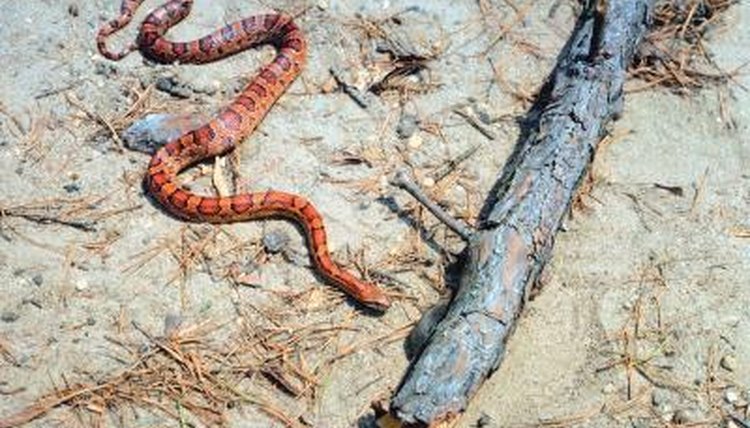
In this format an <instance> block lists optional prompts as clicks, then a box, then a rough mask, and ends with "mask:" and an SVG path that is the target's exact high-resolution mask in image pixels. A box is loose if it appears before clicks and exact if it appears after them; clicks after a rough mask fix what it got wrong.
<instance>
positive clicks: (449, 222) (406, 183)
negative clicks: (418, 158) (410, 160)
mask: <svg viewBox="0 0 750 428" xmlns="http://www.w3.org/2000/svg"><path fill="white" fill-rule="evenodd" d="M391 183H392V184H393V185H394V186H396V187H398V188H401V189H403V190H406V191H407V192H408V193H409V194H410V195H411V196H412V197H414V199H416V200H417V201H418V202H419V203H420V204H422V205H424V207H425V208H427V209H428V210H429V211H430V212H431V213H432V214H433V215H434V216H435V217H437V218H438V220H440V221H441V222H443V223H444V224H445V225H446V226H448V228H450V229H451V230H452V231H454V232H456V234H458V236H460V237H461V239H463V240H464V241H466V242H469V241H470V240H471V238H472V236H474V232H473V231H472V229H471V227H470V226H469V225H467V224H466V223H464V222H463V221H461V220H458V219H457V218H455V217H453V216H451V215H450V214H448V213H447V212H446V211H445V210H444V209H443V208H441V207H440V205H438V204H436V203H435V202H434V201H432V200H431V199H430V198H429V197H427V195H426V194H425V193H424V191H423V190H422V189H421V188H420V187H419V185H417V183H415V182H414V180H412V179H411V177H410V176H409V174H408V173H407V172H406V171H404V170H403V169H402V170H399V171H396V175H395V176H394V177H393V179H392V180H391Z"/></svg>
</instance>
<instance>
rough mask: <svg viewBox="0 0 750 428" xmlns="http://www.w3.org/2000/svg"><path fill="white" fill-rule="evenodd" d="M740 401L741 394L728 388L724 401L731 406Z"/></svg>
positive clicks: (725, 391)
mask: <svg viewBox="0 0 750 428" xmlns="http://www.w3.org/2000/svg"><path fill="white" fill-rule="evenodd" d="M739 399H740V394H739V393H738V392H737V390H736V389H734V388H727V389H725V390H724V401H726V402H727V403H729V404H734V403H736V402H737V400H739Z"/></svg>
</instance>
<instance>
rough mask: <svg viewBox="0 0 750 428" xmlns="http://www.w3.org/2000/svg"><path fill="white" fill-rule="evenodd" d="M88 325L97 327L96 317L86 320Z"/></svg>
mask: <svg viewBox="0 0 750 428" xmlns="http://www.w3.org/2000/svg"><path fill="white" fill-rule="evenodd" d="M86 325H88V326H95V325H96V318H94V317H88V318H86Z"/></svg>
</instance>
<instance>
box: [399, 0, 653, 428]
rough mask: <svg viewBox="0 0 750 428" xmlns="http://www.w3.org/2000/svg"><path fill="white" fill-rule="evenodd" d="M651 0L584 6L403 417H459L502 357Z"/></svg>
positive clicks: (472, 248)
mask: <svg viewBox="0 0 750 428" xmlns="http://www.w3.org/2000/svg"><path fill="white" fill-rule="evenodd" d="M653 3H654V0H590V1H588V2H587V4H586V5H585V6H584V7H583V12H582V14H581V16H580V17H579V19H578V21H577V23H576V26H575V29H574V31H573V33H572V35H571V37H570V39H569V41H568V43H567V44H566V45H565V47H564V48H563V50H562V52H561V53H560V55H559V57H558V60H557V65H556V66H555V68H554V70H553V71H552V73H551V75H550V76H549V78H548V80H547V82H546V83H545V85H544V86H543V87H542V89H541V91H540V94H539V97H538V98H537V102H536V103H535V105H534V106H533V107H532V108H531V110H530V111H529V113H528V114H527V115H526V118H525V120H524V124H523V130H522V135H521V137H520V138H519V141H518V143H517V144H516V147H515V149H514V152H513V154H512V155H511V157H510V159H509V160H508V162H507V163H506V165H505V167H504V169H503V171H502V174H501V177H500V179H499V180H498V182H497V183H496V185H495V186H494V188H493V190H492V192H491V194H490V196H489V198H488V200H487V202H486V203H485V209H484V210H483V214H482V216H481V224H480V225H479V230H478V231H477V232H476V233H474V234H473V235H472V237H471V239H470V241H469V246H468V261H467V264H466V267H465V270H464V274H463V276H462V279H461V282H460V285H459V287H458V289H457V291H456V294H455V297H454V298H453V301H452V302H451V304H450V306H449V308H448V310H447V312H446V313H445V316H444V317H443V318H442V320H440V321H439V322H438V323H437V325H436V326H435V327H434V329H433V330H432V333H431V335H430V336H429V339H428V340H427V343H426V345H425V347H424V348H423V351H422V352H421V355H420V356H419V357H418V359H417V360H415V361H414V362H413V364H412V365H411V367H410V369H409V371H408V372H407V374H406V376H405V378H404V379H403V381H402V383H401V385H400V386H399V388H398V390H397V392H396V394H395V395H394V397H393V398H392V401H391V406H390V409H391V414H392V415H393V416H395V417H396V418H397V419H398V420H399V421H401V422H403V423H406V424H409V425H416V426H434V425H435V424H437V423H439V422H441V421H444V420H449V419H451V418H452V417H455V416H457V415H458V414H460V413H461V412H463V411H464V409H465V408H466V405H467V403H468V401H469V399H470V398H471V397H472V396H473V395H474V393H476V391H477V389H478V388H479V386H480V385H481V384H482V382H483V381H484V380H485V379H486V378H487V377H488V376H489V375H490V374H491V373H492V372H493V371H494V370H495V369H497V367H498V366H499V364H500V362H501V361H502V358H503V354H504V351H505V343H506V341H507V340H508V337H509V336H510V334H511V333H512V331H513V329H514V326H515V323H516V320H517V318H518V316H519V314H520V313H521V309H522V307H523V304H524V301H525V300H526V296H527V295H528V293H529V290H530V289H531V288H532V287H533V284H534V283H535V280H536V279H537V278H538V276H539V274H540V272H541V271H542V269H543V268H544V266H545V264H546V263H547V261H548V260H549V259H550V257H551V254H552V247H553V244H554V237H555V233H556V231H557V230H558V229H559V228H560V225H561V223H562V221H563V218H564V216H565V215H566V213H567V212H568V210H569V209H570V206H571V202H572V200H573V198H574V196H575V192H576V189H577V187H578V185H579V183H580V182H581V179H582V178H583V177H584V175H585V174H586V171H587V169H588V167H589V165H590V163H591V160H592V158H593V156H594V153H595V151H596V148H597V145H598V144H599V141H600V140H601V138H602V137H603V136H604V135H605V133H606V126H607V124H608V123H609V122H610V121H612V120H613V119H616V117H617V115H618V114H619V112H620V111H621V108H622V102H623V83H624V81H625V78H626V70H627V67H628V64H629V63H630V60H631V58H632V57H633V54H634V52H635V50H636V48H637V46H638V44H639V42H640V41H641V39H642V37H643V35H644V33H645V31H646V27H647V23H648V19H649V17H650V15H651V12H652V9H653Z"/></svg>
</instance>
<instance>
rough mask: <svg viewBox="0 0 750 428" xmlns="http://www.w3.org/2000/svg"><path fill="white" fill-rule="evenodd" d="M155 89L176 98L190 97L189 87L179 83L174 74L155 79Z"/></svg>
mask: <svg viewBox="0 0 750 428" xmlns="http://www.w3.org/2000/svg"><path fill="white" fill-rule="evenodd" d="M156 89H158V90H159V91H162V92H166V93H168V94H169V95H171V96H173V97H176V98H190V95H191V94H190V89H189V88H187V87H186V86H185V85H183V84H181V83H179V82H178V81H177V78H175V77H174V76H169V77H159V78H158V79H156Z"/></svg>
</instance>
